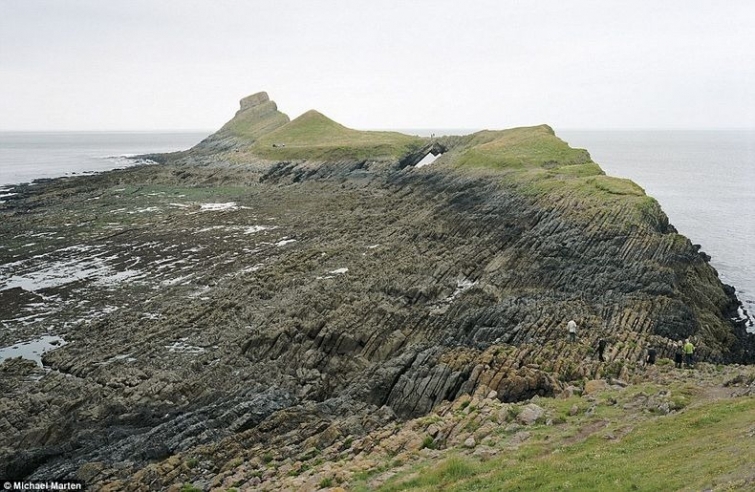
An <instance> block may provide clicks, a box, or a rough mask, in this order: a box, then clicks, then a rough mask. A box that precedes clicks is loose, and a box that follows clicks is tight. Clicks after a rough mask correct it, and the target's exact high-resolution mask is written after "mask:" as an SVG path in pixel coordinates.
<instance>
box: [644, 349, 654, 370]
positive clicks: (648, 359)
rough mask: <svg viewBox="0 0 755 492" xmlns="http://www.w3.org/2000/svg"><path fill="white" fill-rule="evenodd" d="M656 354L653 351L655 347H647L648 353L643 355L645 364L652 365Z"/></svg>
mask: <svg viewBox="0 0 755 492" xmlns="http://www.w3.org/2000/svg"><path fill="white" fill-rule="evenodd" d="M656 355H657V352H656V351H655V348H654V347H649V348H648V354H647V355H646V356H645V365H646V366H652V365H653V364H655V357H656Z"/></svg>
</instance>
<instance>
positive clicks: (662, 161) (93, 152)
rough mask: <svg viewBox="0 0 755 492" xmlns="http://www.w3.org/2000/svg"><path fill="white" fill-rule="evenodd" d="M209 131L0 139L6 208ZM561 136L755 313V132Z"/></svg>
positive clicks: (0, 185)
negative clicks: (630, 184)
mask: <svg viewBox="0 0 755 492" xmlns="http://www.w3.org/2000/svg"><path fill="white" fill-rule="evenodd" d="M403 131H404V132H406V133H412V134H417V135H427V136H429V135H430V134H432V133H435V134H437V135H447V134H464V133H470V131H464V130H443V129H437V130H414V131H412V130H403ZM208 133H209V132H158V133H155V132H135V133H132V132H72V133H62V132H55V133H53V132H49V133H37V132H34V133H26V132H0V201H2V198H3V194H4V188H7V186H5V185H9V184H15V183H21V182H29V181H32V180H33V179H37V178H51V177H58V176H65V175H70V174H74V173H77V174H80V173H84V172H96V171H104V170H108V169H113V168H117V167H124V166H127V165H130V164H132V163H131V161H129V160H127V159H125V158H124V157H123V156H127V155H136V154H145V153H152V152H170V151H175V150H183V149H187V148H189V147H191V146H193V145H194V144H196V143H198V142H199V141H200V140H202V139H203V138H204V137H205V136H207V134H208ZM556 133H557V135H558V136H559V137H561V138H562V139H563V140H565V141H567V142H568V143H569V144H570V145H571V146H572V147H580V148H585V149H587V150H588V151H589V152H590V154H591V155H592V157H593V160H594V161H595V162H597V163H598V164H600V166H601V167H602V168H603V169H604V170H605V171H606V173H607V174H609V175H612V176H618V177H624V178H629V179H631V180H633V181H635V182H636V183H637V184H639V185H640V186H642V187H643V188H644V189H645V191H646V192H647V193H648V194H649V195H651V196H653V197H654V198H656V199H657V200H658V201H659V202H660V204H661V206H662V207H663V210H664V211H665V212H666V214H667V215H668V216H669V219H670V221H671V223H672V224H674V226H675V227H676V228H677V229H678V230H679V232H680V233H681V234H684V235H685V236H687V237H689V238H690V239H691V240H692V242H693V243H698V244H701V245H702V249H703V251H705V252H706V253H708V254H709V255H711V257H712V260H711V263H712V264H713V266H714V267H715V268H716V269H717V270H718V272H719V275H720V277H721V280H722V281H723V282H725V283H727V284H730V285H733V286H734V287H735V288H736V289H737V294H738V296H739V298H740V300H742V302H743V304H744V307H745V308H746V309H747V311H748V312H749V313H750V315H753V314H755V131H655V130H654V131H649V130H648V131H581V130H580V131H577V130H561V131H559V130H557V131H556Z"/></svg>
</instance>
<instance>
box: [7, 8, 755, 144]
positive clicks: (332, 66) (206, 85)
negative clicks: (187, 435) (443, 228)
mask: <svg viewBox="0 0 755 492" xmlns="http://www.w3.org/2000/svg"><path fill="white" fill-rule="evenodd" d="M259 91H266V92H267V93H268V94H269V95H270V98H271V99H273V100H274V101H275V102H276V103H277V104H278V108H279V110H281V111H283V112H284V113H286V114H288V115H289V117H291V118H295V117H296V116H298V115H300V114H301V113H303V112H305V111H307V110H309V109H317V110H319V111H320V112H322V113H324V114H326V115H327V116H329V117H331V118H333V119H335V120H336V121H338V122H340V123H342V124H344V125H346V126H349V127H352V128H359V129H413V128H452V129H463V128H467V129H482V128H489V129H501V128H509V127H515V126H527V125H536V124H541V123H547V124H550V125H551V126H553V127H554V128H557V129H635V128H648V129H665V128H668V129H711V128H755V2H753V1H752V0H727V1H724V2H721V1H713V0H709V1H701V0H664V1H658V0H633V1H631V2H629V1H619V0H615V1H610V0H608V1H607V0H570V1H561V0H539V1H524V0H519V1H514V0H494V1H482V0H465V1H464V2H461V1H450V0H432V1H425V0H417V1H411V0H402V1H393V0H371V1H369V2H356V1H353V0H309V1H305V0H301V1H293V0H275V1H272V0H270V1H264V2H263V1H257V0H247V1H231V0H212V1H210V0H207V1H205V0H162V1H156V0H108V1H103V0H65V1H61V0H0V130H4V131H8V130H11V131H13V130H75V131H82V130H188V129H192V130H194V129H196V130H214V129H217V128H219V127H220V126H222V124H223V123H224V122H225V121H227V120H228V119H230V118H231V117H232V116H233V114H234V113H235V111H236V110H237V109H238V101H239V99H241V98H242V97H244V96H246V95H249V94H253V93H255V92H259Z"/></svg>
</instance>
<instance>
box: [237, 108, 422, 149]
mask: <svg viewBox="0 0 755 492" xmlns="http://www.w3.org/2000/svg"><path fill="white" fill-rule="evenodd" d="M424 143H425V139H422V138H419V137H413V136H410V135H404V134H402V133H398V132H376V131H359V130H353V129H351V128H347V127H345V126H343V125H341V124H339V123H336V122H335V121H333V120H331V119H330V118H328V117H326V116H324V115H322V114H320V113H318V112H317V111H308V112H306V113H304V114H303V115H301V116H300V117H298V118H296V119H295V120H293V121H291V122H290V123H288V124H286V125H284V126H282V127H280V128H278V129H276V130H274V131H272V132H270V133H268V134H266V135H264V136H263V137H261V138H260V139H259V140H258V141H257V142H256V143H255V144H254V145H253V146H252V147H251V148H250V152H251V153H252V154H254V155H257V156H260V157H264V158H266V159H274V160H299V159H310V160H340V159H377V158H399V157H402V156H403V155H405V154H407V153H408V152H411V151H413V150H418V149H419V148H420V147H421V146H422V145H423V144H424ZM279 144H285V147H274V146H273V145H279Z"/></svg>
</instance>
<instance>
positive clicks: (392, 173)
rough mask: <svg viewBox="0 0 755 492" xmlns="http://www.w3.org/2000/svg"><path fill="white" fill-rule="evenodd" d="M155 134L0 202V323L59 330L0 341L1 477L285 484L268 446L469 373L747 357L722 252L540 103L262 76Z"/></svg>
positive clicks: (350, 434) (22, 332)
mask: <svg viewBox="0 0 755 492" xmlns="http://www.w3.org/2000/svg"><path fill="white" fill-rule="evenodd" d="M428 156H433V157H437V158H436V159H435V160H434V161H433V162H432V163H431V164H428V165H424V163H425V162H428V161H426V159H425V158H427V157H428ZM148 157H149V158H150V159H151V161H152V163H151V164H148V165H140V166H135V167H132V168H127V169H123V170H116V171H111V172H107V173H103V174H100V175H96V176H86V177H76V178H63V179H58V180H53V181H50V182H47V183H44V184H37V185H24V186H18V187H16V188H15V189H14V190H13V191H14V192H15V193H17V194H16V195H13V196H12V197H10V198H9V199H7V201H6V203H4V204H1V205H0V214H1V215H2V221H1V222H0V231H1V234H0V237H2V238H3V239H2V244H0V315H1V318H0V319H2V323H1V327H2V330H1V331H0V346H1V347H8V346H11V345H13V344H15V343H18V342H22V343H23V342H29V344H31V345H33V344H34V343H37V342H38V341H39V340H40V339H41V337H43V336H48V337H53V336H54V337H58V338H59V341H58V339H56V344H57V345H56V346H54V347H52V349H51V350H49V351H46V352H45V353H44V355H42V356H41V358H40V363H39V364H33V363H28V361H24V360H23V359H18V358H6V359H5V360H4V361H3V362H2V363H0V374H2V375H3V377H2V378H0V390H1V391H0V404H1V405H2V407H3V408H4V411H3V413H2V415H1V416H0V477H18V478H21V477H25V478H35V479H45V478H78V479H81V480H84V481H85V482H86V483H87V484H88V485H89V486H90V487H91V489H92V490H154V489H164V488H168V487H170V486H180V485H181V484H183V483H187V482H190V483H195V487H197V488H200V489H201V488H204V489H210V488H212V487H221V486H222V487H230V486H231V485H228V484H227V483H226V482H224V480H225V478H227V477H228V476H231V475H232V474H233V473H235V472H236V471H238V470H241V467H242V466H243V467H245V468H244V469H247V470H248V471H249V473H248V475H249V476H244V480H243V481H242V482H241V483H245V484H246V486H247V487H257V488H260V489H264V490H277V488H276V487H277V485H276V483H280V481H279V480H278V479H277V478H276V477H278V476H279V474H277V472H276V473H273V472H267V471H266V470H268V469H269V466H272V465H271V464H282V463H288V464H289V465H290V464H291V463H292V461H291V460H290V459H293V458H294V457H301V456H305V455H307V454H308V453H309V454H312V453H314V454H317V453H320V452H321V451H322V450H324V449H331V450H333V449H335V448H333V446H334V445H336V444H337V445H338V446H345V444H343V443H345V442H347V441H349V442H350V443H356V442H359V443H360V446H362V450H368V449H367V448H370V444H369V442H368V441H369V440H368V439H367V437H368V436H370V435H371V434H370V433H372V432H379V431H380V430H381V429H383V430H384V429H387V428H389V427H390V426H392V425H401V423H403V422H407V421H410V419H418V418H422V417H423V416H427V415H430V414H431V412H436V414H438V415H441V416H442V415H444V414H443V412H444V411H446V412H447V411H449V410H448V409H450V408H454V407H452V405H454V403H453V402H458V401H460V400H459V399H460V398H469V395H478V396H480V394H481V392H484V393H485V395H482V396H481V398H482V399H485V398H488V396H489V395H490V396H491V398H492V400H494V403H490V402H489V403H487V405H488V407H490V408H496V409H497V408H499V407H501V405H504V404H515V403H518V402H523V401H526V400H529V399H531V398H533V397H537V398H543V397H555V396H558V395H564V394H566V393H568V392H569V391H573V388H580V390H581V389H582V388H583V387H584V385H585V382H586V381H591V380H600V379H602V378H609V379H610V378H613V379H615V380H622V381H625V380H628V379H630V378H631V375H632V374H634V373H635V371H636V370H637V368H638V366H639V364H640V363H641V361H642V360H643V358H644V356H645V353H646V350H647V349H648V347H650V346H652V347H655V348H656V350H657V352H658V355H659V357H660V358H664V357H672V356H673V352H674V350H675V345H676V344H677V343H678V341H680V340H682V339H687V338H689V339H691V340H692V341H693V342H694V344H695V346H696V358H697V360H698V361H701V362H706V363H711V364H730V363H752V362H753V360H755V344H753V336H752V335H750V334H748V333H747V332H746V330H745V326H744V322H743V320H740V319H739V318H738V314H737V311H738V308H739V302H738V300H737V298H736V296H735V292H734V289H733V288H731V287H729V286H726V285H723V284H722V283H721V282H720V280H719V279H718V276H717V273H716V271H715V269H714V268H713V267H712V266H711V265H710V263H709V258H708V257H707V255H705V254H704V253H703V252H701V251H699V248H698V247H696V246H694V245H692V244H691V242H690V241H689V240H688V239H687V238H685V237H683V236H681V235H679V234H678V233H677V231H676V230H675V229H674V228H673V226H672V225H671V224H669V222H668V219H667V217H666V216H665V214H664V213H663V211H662V210H661V208H660V206H659V205H658V203H657V202H656V201H655V200H654V199H652V198H651V197H648V196H647V195H646V194H645V193H644V191H643V190H642V189H641V188H640V187H639V186H637V185H636V184H635V183H632V182H631V181H628V180H624V179H619V178H613V177H609V176H606V175H605V174H604V173H603V171H602V170H601V169H600V167H599V166H598V165H597V164H596V163H594V162H592V159H591V157H590V155H589V153H588V152H587V151H585V150H581V149H572V148H570V147H569V146H568V145H567V144H566V143H565V142H563V141H561V140H560V139H559V138H558V137H557V136H556V135H555V134H554V132H553V130H552V129H551V128H550V127H548V126H546V125H542V126H537V127H529V128H515V129H510V130H503V131H482V132H478V133H475V134H472V135H466V136H444V137H440V138H421V137H415V136H410V135H404V134H401V133H395V132H365V131H358V130H353V129H350V128H347V127H345V126H343V125H341V124H339V123H337V122H335V121H333V120H332V119H330V118H328V117H327V116H325V115H323V114H321V113H319V112H317V111H308V112H306V113H304V114H303V115H301V116H299V117H298V118H295V119H293V120H291V119H289V118H288V116H286V115H285V114H283V113H281V112H279V111H278V108H277V105H276V104H275V103H274V102H273V101H270V99H269V98H268V96H267V94H265V93H260V94H255V95H253V96H249V97H247V98H245V99H243V100H242V101H241V107H240V109H239V111H238V112H237V113H236V115H235V117H234V118H233V119H231V120H230V121H229V122H228V123H227V124H226V125H224V126H223V127H222V128H221V129H220V130H219V131H218V132H217V133H215V134H213V135H211V136H209V137H208V138H206V139H205V140H203V141H202V142H201V143H200V144H198V145H197V146H196V147H194V148H192V149H189V150H187V151H183V152H177V153H173V154H166V155H155V156H148ZM420 163H422V164H423V165H420ZM570 319H574V320H576V321H577V323H578V325H579V332H578V339H577V341H575V342H571V341H570V340H569V339H568V336H567V333H566V323H567V322H568V321H569V320H570ZM600 339H604V340H607V341H608V345H607V350H606V352H605V361H601V360H599V358H598V355H597V353H596V347H597V343H598V340H600ZM570 388H571V389H570ZM483 390H484V391H483ZM491 398H488V399H489V400H490V399H491ZM501 408H502V407H501ZM443 409H446V410H443ZM496 411H497V410H496ZM438 412H440V413H438ZM504 420H505V419H504ZM441 427H442V426H441ZM439 432H440V430H439ZM444 432H445V431H444ZM449 432H450V431H449ZM462 444H463V442H462ZM339 449H340V448H339ZM345 449H351V448H344V449H340V451H344V450H345ZM340 451H339V452H340ZM360 451H361V450H355V451H354V454H358V452H360ZM365 452H366V451H365ZM336 454H338V453H336ZM287 459H289V461H288V462H286V460H287ZM239 460H240V461H239ZM281 466H283V465H281ZM231 470H234V472H233V473H229V471H231ZM221 475H222V477H221ZM218 477H221V478H218ZM230 482H233V480H230V481H229V483H230ZM252 482H254V483H252ZM223 484H225V485H223ZM317 485H318V487H320V486H321V488H324V487H325V485H323V484H320V483H318V484H317ZM222 487H221V488H220V490H223V488H222ZM280 487H281V489H283V487H285V486H284V485H280ZM312 487H313V488H312V490H316V489H317V487H314V485H313V486H312Z"/></svg>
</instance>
